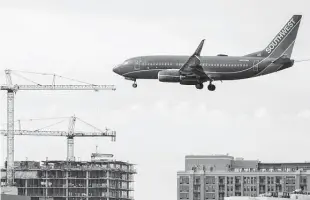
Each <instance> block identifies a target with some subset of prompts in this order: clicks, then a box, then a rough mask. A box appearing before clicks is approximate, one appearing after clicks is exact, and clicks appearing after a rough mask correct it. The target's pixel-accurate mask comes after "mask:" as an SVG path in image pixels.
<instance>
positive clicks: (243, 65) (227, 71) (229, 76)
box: [114, 55, 294, 82]
mask: <svg viewBox="0 0 310 200" xmlns="http://www.w3.org/2000/svg"><path fill="white" fill-rule="evenodd" d="M188 58H189V56H173V55H171V56H169V55H162V56H141V57H135V58H131V59H128V60H126V61H125V62H124V63H122V64H121V65H118V66H117V67H115V68H114V72H115V73H117V74H119V75H121V76H124V77H125V78H126V79H129V80H136V79H159V80H160V79H161V78H164V77H161V76H160V75H159V72H160V71H163V70H173V69H174V70H179V69H180V68H181V67H182V66H183V64H184V63H185V62H186V61H187V60H188ZM200 60H201V63H200V65H201V67H202V69H203V71H204V72H206V73H208V74H209V75H210V77H211V78H212V79H213V80H236V79H245V78H251V77H255V76H260V75H266V74H270V73H273V72H276V71H279V70H283V69H285V68H289V67H291V66H293V64H294V60H290V62H286V63H282V64H278V63H272V61H274V60H275V58H260V57H243V56H240V57H234V56H201V57H200ZM165 76H167V77H166V78H169V76H170V75H169V74H168V75H165ZM172 76H174V75H173V74H172V75H171V78H173V77H172ZM176 78H177V77H176ZM176 80H177V79H176ZM164 82H178V81H164ZM203 82H204V81H203Z"/></svg>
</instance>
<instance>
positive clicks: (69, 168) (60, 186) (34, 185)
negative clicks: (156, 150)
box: [1, 159, 136, 200]
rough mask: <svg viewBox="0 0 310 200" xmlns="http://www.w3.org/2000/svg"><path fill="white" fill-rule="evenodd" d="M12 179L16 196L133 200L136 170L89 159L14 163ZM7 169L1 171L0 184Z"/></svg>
mask: <svg viewBox="0 0 310 200" xmlns="http://www.w3.org/2000/svg"><path fill="white" fill-rule="evenodd" d="M14 168H15V169H14V171H15V177H14V182H15V185H16V187H17V189H18V195H24V196H30V197H31V199H32V200H36V199H38V200H39V199H40V200H41V199H54V200H77V199H89V200H95V199H96V200H99V199H100V200H109V199H113V200H115V199H121V200H129V199H130V200H132V199H133V191H134V188H133V183H134V174H136V170H135V169H134V165H133V164H130V163H128V162H123V161H117V160H112V159H100V160H92V161H70V162H69V161H42V162H41V163H40V162H35V161H21V162H15V167H14ZM5 183H6V169H2V170H1V185H4V184H5Z"/></svg>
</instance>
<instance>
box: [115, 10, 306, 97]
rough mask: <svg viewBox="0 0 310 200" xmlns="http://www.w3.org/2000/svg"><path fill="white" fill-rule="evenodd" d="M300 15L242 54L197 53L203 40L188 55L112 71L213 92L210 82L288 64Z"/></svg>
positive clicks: (143, 59) (134, 61)
mask: <svg viewBox="0 0 310 200" xmlns="http://www.w3.org/2000/svg"><path fill="white" fill-rule="evenodd" d="M301 18H302V16H301V15H294V16H293V17H292V18H291V19H290V20H289V21H288V22H287V23H286V25H285V26H284V27H283V28H282V30H281V31H280V32H279V33H278V34H277V35H276V36H275V38H274V39H273V40H272V41H271V42H270V44H268V46H267V47H266V48H265V49H263V50H262V51H258V52H255V53H251V54H248V55H244V56H227V55H224V54H219V55H217V56H200V53H201V50H202V47H203V44H204V40H202V41H201V42H200V44H199V46H198V47H197V49H196V51H195V52H194V54H193V55H191V56H178V55H158V56H140V57H134V58H130V59H128V60H126V61H125V62H124V63H122V64H120V65H118V66H116V67H114V68H113V71H114V72H115V73H117V74H119V75H121V76H123V77H125V79H127V80H132V81H134V83H133V87H134V88H136V87H137V83H136V80H137V79H158V80H159V81H161V82H173V83H180V84H181V85H195V86H196V88H197V89H202V88H203V84H204V83H205V82H209V85H208V90H210V91H214V90H215V85H214V84H213V82H214V81H223V80H238V79H246V78H252V77H257V76H261V75H266V74H270V73H273V72H277V71H280V70H283V69H286V68H289V67H292V66H293V64H294V60H293V59H291V55H292V51H293V47H294V43H295V39H296V35H297V32H298V28H299V25H300V21H301Z"/></svg>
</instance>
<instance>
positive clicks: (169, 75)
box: [158, 69, 181, 83]
mask: <svg viewBox="0 0 310 200" xmlns="http://www.w3.org/2000/svg"><path fill="white" fill-rule="evenodd" d="M158 80H159V81H160V82H170V83H176V82H180V80H181V75H180V72H179V70H178V69H167V70H162V71H160V72H158Z"/></svg>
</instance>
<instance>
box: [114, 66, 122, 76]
mask: <svg viewBox="0 0 310 200" xmlns="http://www.w3.org/2000/svg"><path fill="white" fill-rule="evenodd" d="M113 72H114V73H116V74H120V69H119V65H118V66H116V67H114V68H113Z"/></svg>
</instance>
